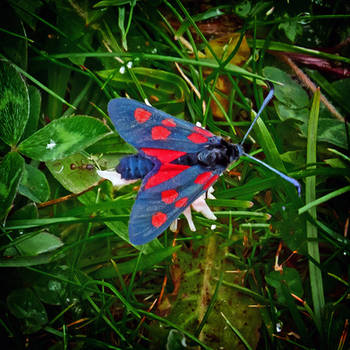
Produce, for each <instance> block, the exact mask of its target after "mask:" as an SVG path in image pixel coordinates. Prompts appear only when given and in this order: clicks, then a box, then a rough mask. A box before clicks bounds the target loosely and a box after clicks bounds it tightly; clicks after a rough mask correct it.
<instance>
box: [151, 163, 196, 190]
mask: <svg viewBox="0 0 350 350" xmlns="http://www.w3.org/2000/svg"><path fill="white" fill-rule="evenodd" d="M187 168H189V165H181V164H162V165H161V166H160V168H159V170H158V172H157V173H156V174H154V175H153V176H151V177H150V178H149V179H148V180H147V182H146V184H145V189H146V190H147V189H149V188H151V187H154V186H157V185H159V184H161V183H163V182H164V181H167V180H170V179H172V178H173V177H175V176H176V175H179V174H180V173H182V172H183V171H184V170H186V169H187Z"/></svg>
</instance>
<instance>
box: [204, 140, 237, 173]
mask: <svg viewBox="0 0 350 350" xmlns="http://www.w3.org/2000/svg"><path fill="white" fill-rule="evenodd" d="M209 142H210V145H208V146H207V147H206V148H205V149H204V150H203V151H201V152H199V153H198V160H199V161H200V163H202V164H203V165H206V166H208V167H213V168H215V166H222V167H224V168H226V167H227V166H228V165H229V164H231V163H232V162H234V161H235V160H237V159H238V158H239V157H240V156H241V155H242V147H241V146H240V145H235V144H232V143H230V142H227V141H226V140H224V139H222V138H219V137H215V138H212V140H209Z"/></svg>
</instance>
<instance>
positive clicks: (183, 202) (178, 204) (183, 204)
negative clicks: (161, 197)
mask: <svg viewBox="0 0 350 350" xmlns="http://www.w3.org/2000/svg"><path fill="white" fill-rule="evenodd" d="M187 202H188V197H183V198H181V199H179V200H178V201H176V203H175V207H176V208H182V207H186V206H187Z"/></svg>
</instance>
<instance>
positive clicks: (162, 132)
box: [152, 126, 171, 140]
mask: <svg viewBox="0 0 350 350" xmlns="http://www.w3.org/2000/svg"><path fill="white" fill-rule="evenodd" d="M170 134H171V132H170V131H169V130H168V129H166V128H164V126H155V127H153V128H152V140H166V139H167V138H168V136H169V135H170Z"/></svg>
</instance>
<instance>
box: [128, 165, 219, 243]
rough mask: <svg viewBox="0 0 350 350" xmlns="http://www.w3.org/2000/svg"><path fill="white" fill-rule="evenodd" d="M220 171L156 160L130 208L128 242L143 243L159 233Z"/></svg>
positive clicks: (210, 183) (203, 190)
mask: <svg viewBox="0 0 350 350" xmlns="http://www.w3.org/2000/svg"><path fill="white" fill-rule="evenodd" d="M221 171H222V169H220V170H217V171H208V170H207V169H205V168H203V167H202V166H200V165H194V166H184V165H178V164H160V163H159V164H158V169H156V171H152V172H151V173H150V174H149V175H147V176H146V177H145V178H144V180H143V183H142V187H141V190H140V191H139V194H138V197H137V199H136V201H135V204H134V206H133V208H132V212H131V215H130V220H129V238H130V242H131V243H133V244H145V243H147V242H149V241H151V240H152V239H154V238H155V237H157V236H159V235H160V234H161V233H162V232H163V231H164V230H165V229H166V228H167V227H169V226H170V224H171V223H172V222H173V221H174V220H175V219H176V218H177V217H178V216H179V215H180V214H181V213H182V212H183V211H184V210H185V209H186V207H188V206H189V205H190V204H191V203H192V202H193V201H194V200H196V199H197V198H198V197H199V196H200V195H202V194H203V193H204V192H205V191H207V189H208V188H209V187H210V186H211V185H212V184H213V183H214V182H215V181H216V180H217V178H218V177H219V175H220V173H221ZM169 174H170V175H169ZM171 175H174V176H172V177H170V176H171ZM167 178H168V179H167ZM160 180H163V181H160Z"/></svg>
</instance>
